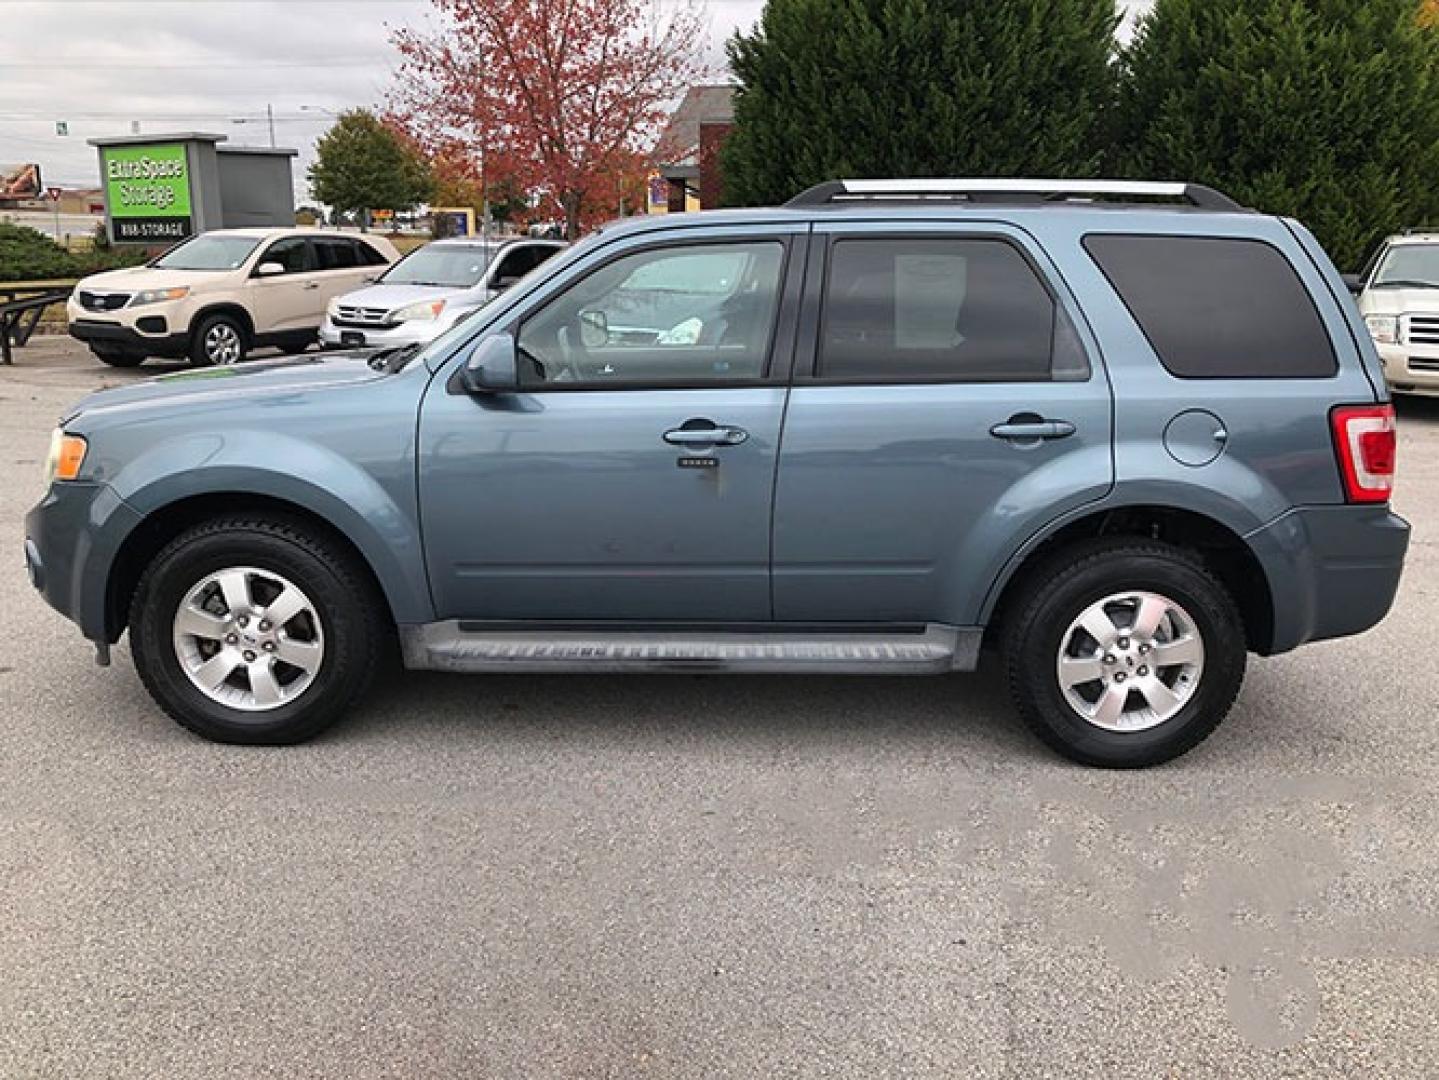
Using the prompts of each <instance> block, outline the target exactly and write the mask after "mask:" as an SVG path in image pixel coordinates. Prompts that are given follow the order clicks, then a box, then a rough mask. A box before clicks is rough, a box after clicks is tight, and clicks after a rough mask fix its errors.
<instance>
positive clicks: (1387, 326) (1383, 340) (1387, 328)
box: [1364, 315, 1399, 345]
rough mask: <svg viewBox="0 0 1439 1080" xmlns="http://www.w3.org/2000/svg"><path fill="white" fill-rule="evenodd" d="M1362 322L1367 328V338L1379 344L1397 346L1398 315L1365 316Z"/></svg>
mask: <svg viewBox="0 0 1439 1080" xmlns="http://www.w3.org/2000/svg"><path fill="white" fill-rule="evenodd" d="M1364 321H1365V323H1367V324H1368V326H1369V336H1370V337H1372V338H1373V339H1374V340H1375V341H1377V342H1379V344H1381V345H1398V344H1399V316H1398V315H1365V316H1364Z"/></svg>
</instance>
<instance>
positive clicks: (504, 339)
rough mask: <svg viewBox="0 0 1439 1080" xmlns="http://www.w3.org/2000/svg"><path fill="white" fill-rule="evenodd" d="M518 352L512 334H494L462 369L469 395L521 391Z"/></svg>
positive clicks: (462, 377) (478, 347) (461, 379)
mask: <svg viewBox="0 0 1439 1080" xmlns="http://www.w3.org/2000/svg"><path fill="white" fill-rule="evenodd" d="M517 357H518V350H517V349H516V348H515V339H514V338H512V337H511V336H510V335H509V334H494V335H492V336H490V337H487V338H485V339H484V340H483V341H481V342H480V343H479V344H478V345H476V346H475V351H474V352H472V353H470V358H469V359H468V360H466V361H465V366H464V367H463V368H461V369H460V385H461V386H463V387H464V388H465V392H466V393H468V394H505V393H510V392H512V391H515V390H518V389H519V388H520V372H519V364H518V358H517Z"/></svg>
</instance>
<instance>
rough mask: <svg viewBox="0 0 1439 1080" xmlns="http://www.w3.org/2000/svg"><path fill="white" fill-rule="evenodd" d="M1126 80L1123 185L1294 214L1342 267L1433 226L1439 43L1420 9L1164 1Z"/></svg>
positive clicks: (1437, 188) (1438, 199)
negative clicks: (1407, 229) (1161, 182)
mask: <svg viewBox="0 0 1439 1080" xmlns="http://www.w3.org/2000/svg"><path fill="white" fill-rule="evenodd" d="M1121 81H1122V87H1121V93H1120V105H1119V110H1118V119H1117V124H1116V129H1117V130H1116V136H1117V149H1116V163H1117V165H1118V167H1119V168H1120V169H1121V170H1122V171H1124V172H1127V173H1128V174H1130V175H1134V176H1143V177H1162V178H1176V179H1186V180H1196V181H1201V182H1205V183H1209V184H1213V185H1215V186H1216V187H1219V188H1221V189H1223V190H1225V191H1227V192H1229V193H1230V194H1232V195H1234V196H1235V197H1236V198H1238V199H1240V200H1242V201H1244V202H1245V203H1247V204H1248V205H1251V206H1254V207H1255V208H1256V209H1259V210H1263V211H1266V212H1268V213H1275V214H1285V215H1292V216H1294V217H1297V218H1299V219H1300V220H1301V221H1303V222H1304V223H1305V224H1306V225H1308V226H1309V227H1310V228H1311V229H1313V230H1314V232H1315V233H1316V235H1317V236H1318V237H1319V239H1320V241H1321V242H1322V243H1323V244H1324V245H1325V247H1326V248H1327V249H1328V250H1329V254H1330V255H1331V257H1333V259H1334V260H1335V261H1336V262H1337V263H1339V264H1340V265H1341V266H1343V267H1345V268H1346V269H1357V267H1358V266H1359V264H1360V262H1362V260H1363V258H1364V255H1365V253H1366V252H1367V251H1368V250H1369V249H1371V248H1372V247H1373V246H1374V245H1375V244H1376V243H1377V242H1378V241H1379V240H1380V239H1382V238H1383V236H1384V235H1385V234H1387V233H1390V232H1394V231H1396V230H1398V229H1400V228H1402V227H1404V226H1407V225H1419V224H1426V223H1430V222H1433V221H1436V220H1439V182H1436V178H1439V32H1436V31H1435V30H1434V29H1433V28H1431V27H1427V26H1425V25H1424V24H1423V20H1422V19H1421V16H1420V5H1419V2H1418V0H1159V2H1158V4H1157V5H1156V6H1155V7H1154V9H1153V10H1152V11H1151V12H1150V13H1149V15H1148V16H1147V17H1146V18H1145V19H1144V20H1143V21H1142V22H1141V24H1140V26H1139V31H1138V34H1137V35H1136V37H1135V39H1134V41H1133V43H1132V44H1131V45H1130V46H1129V47H1128V48H1127V49H1126V50H1124V52H1123V54H1122V57H1121Z"/></svg>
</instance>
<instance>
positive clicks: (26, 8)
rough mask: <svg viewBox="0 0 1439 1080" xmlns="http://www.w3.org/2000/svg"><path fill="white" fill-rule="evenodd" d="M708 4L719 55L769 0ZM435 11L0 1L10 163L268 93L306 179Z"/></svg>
mask: <svg viewBox="0 0 1439 1080" xmlns="http://www.w3.org/2000/svg"><path fill="white" fill-rule="evenodd" d="M1121 2H1122V3H1124V5H1125V6H1126V7H1128V8H1140V7H1144V6H1147V5H1148V3H1150V2H1151V0H1121ZM706 7H707V9H708V11H709V19H710V24H711V25H710V54H711V57H712V60H713V62H714V64H715V65H716V67H718V66H719V65H720V64H721V63H722V61H723V42H724V40H725V38H727V37H728V36H729V35H730V34H731V33H732V32H733V31H734V29H735V28H736V27H741V26H744V27H747V26H749V25H750V24H752V23H753V22H754V20H755V19H756V18H757V17H758V15H759V12H760V10H761V8H762V7H763V0H708V2H707V4H706ZM428 11H430V4H429V2H428V0H0V165H3V164H10V163H20V162H27V161H38V162H39V163H40V164H41V167H42V169H43V171H44V176H45V180H46V182H47V183H51V184H62V185H86V186H89V185H94V184H96V183H97V182H98V168H97V165H96V160H95V151H94V149H93V148H92V147H90V146H88V145H86V143H85V140H86V139H87V138H92V137H96V136H103V135H123V134H129V132H130V126H131V123H132V121H136V120H138V121H139V122H140V125H141V126H140V130H141V132H142V133H146V134H149V133H157V134H158V133H162V132H167V131H191V130H200V131H214V132H221V133H224V134H227V135H229V137H230V141H231V142H232V143H252V144H264V143H267V142H268V141H269V132H268V129H267V125H266V122H265V109H266V106H267V105H268V106H272V107H273V109H274V112H275V116H276V123H275V134H276V141H277V142H278V144H279V145H281V146H292V147H296V148H298V149H300V151H301V160H300V165H299V168H298V169H297V173H296V178H297V180H300V178H301V177H303V175H304V167H305V164H307V163H308V161H309V159H310V150H311V147H312V145H313V143H314V139H315V136H316V135H318V134H320V133H321V132H322V131H324V129H325V127H326V125H327V124H328V123H329V121H330V118H329V116H328V115H327V113H326V111H325V110H330V111H334V110H338V109H341V108H345V107H347V106H352V105H373V104H376V103H377V102H379V101H380V99H381V98H382V97H383V95H384V92H385V88H386V86H387V85H388V82H389V78H390V74H391V72H392V70H393V65H394V50H393V49H392V48H391V47H390V45H389V42H388V38H389V33H390V28H392V27H396V26H422V25H424V23H425V21H426V18H427V12H428ZM57 120H64V121H66V122H67V123H68V124H69V129H70V134H69V136H68V137H65V138H62V137H59V136H57V135H56V134H55V122H56V121H57ZM240 121H243V122H240ZM302 185H303V181H302V180H301V184H300V186H302Z"/></svg>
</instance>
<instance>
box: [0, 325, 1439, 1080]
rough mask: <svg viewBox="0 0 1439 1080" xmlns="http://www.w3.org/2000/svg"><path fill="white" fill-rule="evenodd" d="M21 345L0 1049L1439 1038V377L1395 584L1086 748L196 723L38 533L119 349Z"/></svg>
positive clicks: (517, 699) (907, 1068) (718, 688)
mask: <svg viewBox="0 0 1439 1080" xmlns="http://www.w3.org/2000/svg"><path fill="white" fill-rule="evenodd" d="M17 362H18V366H17V367H15V368H13V369H8V370H7V369H3V368H0V465H3V467H4V468H5V469H6V475H7V477H8V480H7V482H6V483H5V484H4V485H3V487H0V500H3V520H4V522H5V523H6V524H5V526H4V532H3V536H0V542H3V544H5V545H7V549H8V551H9V556H8V557H7V558H6V559H4V560H3V562H0V610H3V611H4V613H5V628H6V632H5V633H4V635H3V639H0V746H3V752H2V753H0V1077H4V1078H12V1077H14V1078H29V1077H65V1078H74V1077H92V1076H93V1077H142V1076H143V1077H151V1076H153V1077H164V1078H170V1080H173V1078H181V1077H231V1076H233V1077H270V1076H274V1077H281V1076H283V1077H331V1076H333V1077H346V1078H358V1077H403V1078H418V1077H462V1076H464V1077H469V1076H474V1077H487V1078H488V1077H549V1076H566V1077H617V1078H620V1077H622V1078H635V1077H718V1076H723V1077H745V1078H750V1077H766V1078H769V1077H776V1078H777V1077H800V1076H804V1077H841V1076H844V1077H849V1076H854V1077H890V1076H896V1077H897V1076H905V1077H921V1076H926V1077H927V1076H966V1077H1034V1076H1054V1077H1075V1076H1096V1077H1097V1076H1104V1077H1112V1076H1133V1077H1157V1076H1174V1077H1196V1076H1216V1077H1217V1076H1223V1077H1245V1076H1275V1075H1285V1076H1310V1075H1312V1076H1363V1075H1369V1076H1386V1077H1410V1076H1412V1077H1424V1076H1434V1075H1436V1074H1439V1024H1436V1023H1435V1020H1434V1017H1435V1015H1436V1013H1439V844H1436V843H1435V839H1434V838H1435V836H1436V835H1439V784H1436V780H1439V753H1436V751H1439V680H1436V677H1435V676H1436V669H1439V644H1436V642H1439V401H1431V402H1405V403H1403V404H1401V462H1400V470H1401V473H1400V495H1399V498H1398V507H1399V510H1400V511H1401V512H1402V513H1404V514H1405V515H1406V516H1407V517H1409V518H1410V520H1411V521H1412V522H1413V524H1414V526H1415V539H1414V546H1413V548H1412V551H1411V556H1410V563H1409V569H1408V573H1407V577H1406V580H1405V582H1404V586H1403V589H1402V592H1401V595H1400V598H1399V602H1398V605H1397V607H1396V609H1395V611H1394V613H1393V615H1392V616H1391V617H1390V618H1389V620H1388V621H1387V622H1386V623H1384V624H1383V625H1382V626H1381V627H1380V628H1379V629H1378V630H1376V631H1375V632H1373V633H1371V634H1369V635H1367V636H1366V637H1363V638H1360V639H1356V640H1352V641H1347V642H1339V643H1334V644H1329V645H1322V646H1316V647H1313V648H1310V649H1307V650H1304V651H1301V652H1300V653H1298V654H1295V655H1292V656H1287V657H1282V658H1278V659H1273V660H1264V661H1260V660H1256V661H1254V662H1253V664H1252V667H1251V669H1250V676H1249V680H1248V683H1247V685H1246V688H1245V690H1244V693H1243V695H1242V697H1241V699H1240V702H1239V705H1238V706H1237V708H1236V710H1235V712H1234V713H1233V715H1232V716H1231V717H1230V719H1229V721H1228V722H1227V724H1226V725H1225V726H1224V727H1222V728H1221V729H1220V731H1219V732H1218V733H1217V734H1216V735H1215V736H1214V737H1213V738H1212V739H1210V740H1209V742H1207V743H1206V744H1205V745H1204V746H1203V747H1201V748H1200V749H1199V750H1198V751H1196V752H1195V753H1193V754H1191V755H1190V756H1189V757H1187V758H1185V759H1183V760H1181V761H1180V762H1177V763H1175V764H1173V765H1171V766H1168V767H1165V768H1162V769H1158V770H1154V771H1150V772H1146V773H1135V774H1109V773H1100V772H1092V771H1087V770H1084V769H1080V768H1078V767H1075V766H1071V765H1069V764H1067V763H1064V762H1063V761H1061V760H1059V759H1057V758H1055V757H1053V756H1052V755H1050V754H1049V753H1048V752H1046V751H1045V750H1044V749H1043V748H1042V747H1041V746H1039V745H1038V744H1037V743H1035V742H1034V741H1032V740H1031V739H1030V738H1029V737H1028V736H1027V735H1026V734H1025V733H1024V732H1023V731H1022V729H1021V728H1020V727H1019V725H1018V723H1017V721H1015V720H1014V719H1013V718H1012V717H1011V714H1010V712H1009V708H1008V705H1007V701H1006V698H1005V694H1004V690H1003V687H1002V685H1001V684H1000V681H999V680H998V679H997V678H996V677H995V676H994V675H992V674H989V675H986V674H981V675H978V676H972V677H953V678H945V679H936V680H913V681H910V680H900V679H838V678H829V679H820V678H739V677H736V678H723V677H690V676H677V677H668V678H650V679H644V678H620V677H605V678H597V677H579V676H554V677H530V676H513V677H507V678H493V679H488V680H478V679H464V678H459V677H444V676H422V677H408V678H405V679H402V680H399V681H396V682H395V683H394V684H393V685H390V686H387V687H385V688H384V689H382V690H381V691H379V692H377V693H376V694H375V695H374V696H373V697H372V698H371V700H369V701H368V703H367V704H366V705H365V707H364V708H363V709H362V710H361V711H360V712H359V713H358V714H357V715H355V716H354V717H353V718H352V719H351V720H350V721H349V722H348V723H346V724H344V725H343V726H341V727H340V728H338V729H336V730H335V731H334V732H333V733H331V734H329V735H328V736H326V737H325V738H323V739H321V740H319V741H317V742H315V743H313V744H310V745H307V746H303V747H296V748H290V749H244V748H237V747H221V746H215V745H210V744H207V743H204V742H202V741H200V740H198V739H196V738H194V737H192V736H191V735H189V734H188V733H186V732H185V731H183V730H181V729H180V728H179V727H177V726H175V725H174V724H172V723H171V722H170V721H169V720H167V719H166V718H164V717H163V716H162V715H161V714H160V712H159V710H158V709H157V708H155V707H154V706H153V705H152V704H151V702H150V700H149V698H148V697H147V696H146V694H145V692H144V690H143V689H142V688H141V686H140V683H139V681H138V679H137V678H136V676H135V674H134V672H133V669H132V667H131V665H130V662H129V655H128V652H127V650H126V649H125V648H124V647H123V646H122V647H121V648H120V649H118V650H117V652H116V656H115V666H114V667H112V668H110V669H109V670H102V669H100V668H98V667H96V666H95V665H94V662H93V660H92V656H91V652H90V651H89V649H88V648H86V647H85V646H84V643H83V642H82V641H81V639H80V637H79V635H78V633H77V631H76V630H75V629H74V628H73V627H72V626H71V625H70V624H69V623H67V622H65V621H64V620H62V619H61V618H60V617H59V616H58V615H55V614H54V613H53V612H51V611H50V609H49V608H47V607H46V606H45V605H44V603H43V602H42V601H41V600H40V599H39V597H38V596H37V595H36V594H34V593H33V592H32V590H31V588H30V586H29V584H28V583H27V581H26V578H25V573H24V569H23V566H22V560H21V557H20V544H21V538H22V535H23V523H22V518H23V514H24V512H25V511H26V510H27V509H28V507H29V506H30V505H31V504H32V503H33V502H34V501H35V500H36V499H37V498H38V497H39V495H40V467H41V460H42V458H43V456H44V453H45V447H46V440H47V437H48V432H49V430H50V428H51V427H52V425H53V423H54V420H55V418H56V416H57V415H58V414H59V412H60V411H61V409H62V408H63V406H65V405H66V404H67V403H68V402H70V401H71V400H73V399H75V398H76V397H78V396H80V395H81V394H83V393H85V392H87V391H89V390H91V389H93V388H95V387H97V386H100V385H102V384H115V383H121V382H126V381H130V380H132V379H134V378H137V377H141V376H140V375H137V374H135V373H128V372H115V371H111V370H109V369H105V368H102V367H101V366H99V365H98V364H96V363H94V362H93V361H91V360H90V359H89V358H88V357H87V356H86V355H85V354H83V353H82V352H79V351H78V350H76V349H74V348H72V347H70V346H69V345H68V344H66V343H63V342H57V341H49V340H41V341H37V342H36V343H34V344H32V345H31V346H30V347H28V348H26V349H22V350H18V352H17ZM162 367H163V365H161V366H158V367H156V369H155V370H156V371H158V370H161V368H162ZM144 373H146V374H148V373H151V369H150V368H149V367H147V368H146V369H144Z"/></svg>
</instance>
